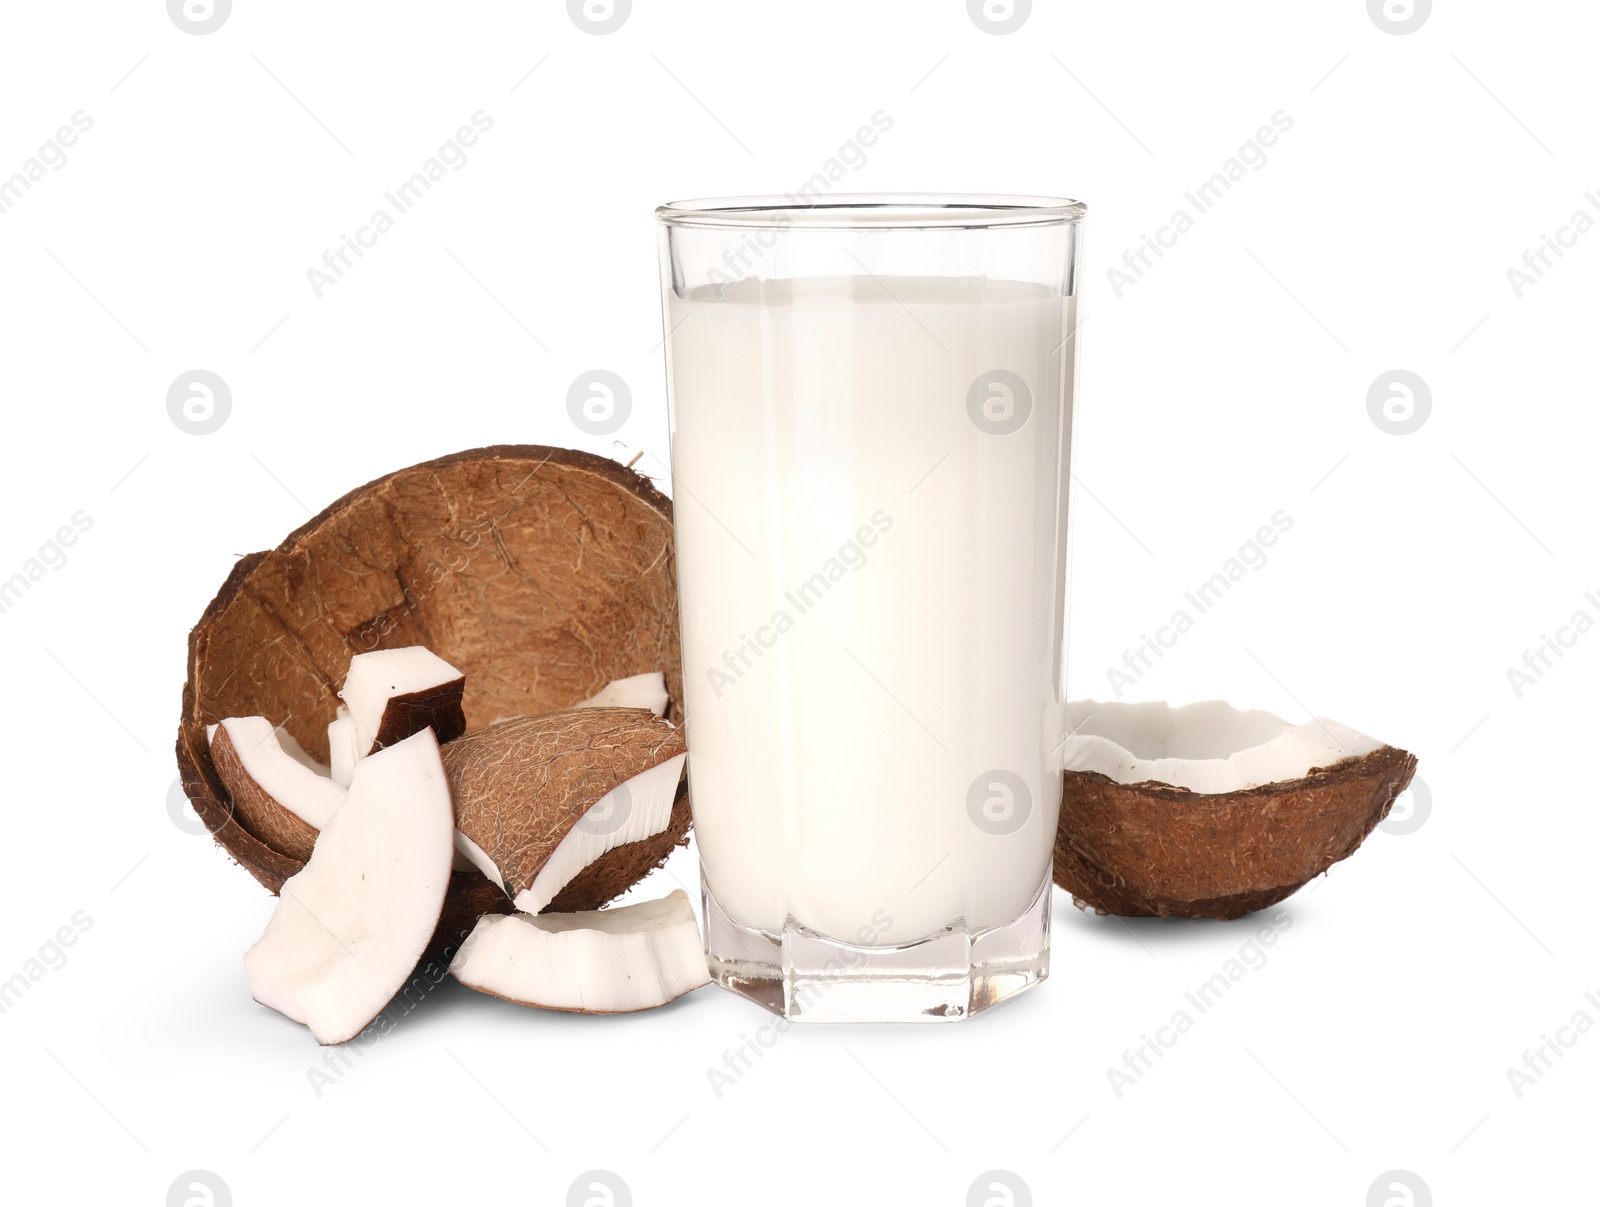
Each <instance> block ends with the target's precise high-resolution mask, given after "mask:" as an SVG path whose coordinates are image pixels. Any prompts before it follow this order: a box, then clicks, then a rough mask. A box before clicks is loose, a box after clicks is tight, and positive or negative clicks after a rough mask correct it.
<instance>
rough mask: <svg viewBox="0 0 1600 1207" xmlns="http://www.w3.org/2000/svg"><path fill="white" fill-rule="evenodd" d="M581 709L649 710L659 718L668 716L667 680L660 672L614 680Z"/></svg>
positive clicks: (582, 705)
mask: <svg viewBox="0 0 1600 1207" xmlns="http://www.w3.org/2000/svg"><path fill="white" fill-rule="evenodd" d="M578 707H580V708H648V709H649V710H650V711H651V712H653V713H655V714H656V716H658V717H664V716H666V715H667V680H666V677H665V676H664V675H662V673H661V672H660V671H650V672H649V673H647V674H643V675H629V676H628V677H627V678H626V679H613V680H612V681H611V682H610V683H608V684H606V685H605V686H604V687H602V688H601V689H600V690H599V691H598V692H596V693H595V694H594V695H592V696H590V697H589V698H588V699H587V700H582V701H580V702H579V705H578Z"/></svg>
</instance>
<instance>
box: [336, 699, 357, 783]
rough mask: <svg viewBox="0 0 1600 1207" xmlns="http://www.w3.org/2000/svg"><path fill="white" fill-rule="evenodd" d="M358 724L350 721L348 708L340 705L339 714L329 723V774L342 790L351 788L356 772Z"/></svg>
mask: <svg viewBox="0 0 1600 1207" xmlns="http://www.w3.org/2000/svg"><path fill="white" fill-rule="evenodd" d="M360 757H361V755H360V752H359V751H357V750H356V723H355V722H354V721H352V720H351V719H350V709H349V707H348V706H346V705H344V704H341V705H339V711H338V714H337V715H336V716H335V717H334V718H333V720H331V721H329V722H328V763H329V766H328V774H329V776H330V777H331V778H332V780H333V782H334V783H336V784H338V785H339V786H340V787H341V788H348V787H349V786H350V778H351V776H353V775H354V774H355V771H356V760H357V759H358V758H360Z"/></svg>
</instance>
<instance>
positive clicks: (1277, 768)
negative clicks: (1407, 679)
mask: <svg viewBox="0 0 1600 1207" xmlns="http://www.w3.org/2000/svg"><path fill="white" fill-rule="evenodd" d="M1068 714H1069V716H1070V717H1074V718H1079V720H1078V721H1077V724H1076V726H1075V727H1074V729H1073V731H1072V734H1071V735H1070V736H1069V737H1068V738H1067V739H1066V741H1065V742H1064V743H1063V746H1062V766H1063V770H1064V774H1063V776H1062V797H1061V813H1060V820H1059V823H1058V827H1057V832H1056V849H1055V882H1056V883H1057V884H1059V885H1060V886H1061V887H1062V888H1064V889H1066V890H1067V891H1068V892H1070V893H1071V894H1072V896H1073V899H1074V900H1075V901H1076V902H1077V903H1078V905H1079V906H1081V907H1083V908H1085V909H1090V910H1094V911H1097V912H1100V913H1111V914H1120V915H1123V916H1127V917H1144V916H1156V917H1186V918H1218V919H1227V918H1236V917H1240V916H1242V915H1244V914H1247V913H1250V912H1252V911H1254V910H1258V909H1262V908H1265V907H1266V906H1268V905H1272V904H1274V903H1276V902H1278V901H1281V900H1283V898H1285V897H1287V896H1289V895H1290V894H1291V893H1293V892H1295V891H1296V890H1297V889H1299V888H1300V887H1301V886H1303V885H1304V884H1306V883H1307V882H1308V881H1309V880H1311V879H1312V877H1314V876H1317V875H1319V874H1321V873H1322V872H1325V871H1326V870H1327V869H1328V868H1329V867H1330V866H1331V865H1332V864H1334V863H1336V862H1338V861H1339V860H1341V859H1345V858H1347V857H1348V856H1350V855H1351V854H1353V853H1354V852H1355V850H1356V848H1357V847H1359V846H1360V845H1361V842H1362V840H1363V839H1365V838H1366V836H1367V835H1368V834H1369V833H1371V832H1372V829H1373V827H1375V826H1376V825H1377V824H1378V822H1380V821H1381V820H1383V818H1384V817H1385V816H1386V815H1387V814H1388V812H1389V809H1390V807H1391V806H1392V805H1393V803H1394V799H1395V797H1396V796H1398V795H1399V794H1400V792H1402V791H1404V789H1405V787H1406V785H1407V784H1408V783H1409V782H1410V780H1411V776H1412V774H1413V773H1414V772H1415V770H1416V763H1417V760H1416V757H1415V756H1414V755H1412V754H1410V753H1408V752H1407V751H1404V750H1400V749H1398V748H1396V747H1393V746H1389V745H1386V744H1384V743H1383V742H1380V741H1378V740H1377V739H1375V738H1371V737H1368V736H1367V735H1365V734H1362V733H1359V732H1357V731H1356V730H1354V729H1351V728H1349V727H1348V726H1345V725H1341V724H1339V723H1338V722H1336V721H1331V720H1329V719H1328V718H1326V717H1317V718H1314V719H1313V720H1311V721H1308V722H1307V723H1305V724H1304V725H1292V724H1290V723H1289V722H1288V721H1285V720H1284V719H1282V718H1281V717H1277V716H1274V715H1273V714H1271V713H1267V712H1259V711H1248V712H1247V711H1241V710H1239V709H1235V708H1233V707H1232V706H1231V705H1228V704H1226V703H1223V702H1221V701H1207V702H1204V703H1199V704H1189V705H1184V706H1182V707H1179V708H1173V707H1171V706H1170V705H1167V704H1165V703H1150V704H1134V703H1104V702H1096V701H1081V702H1078V703H1075V704H1069V705H1068Z"/></svg>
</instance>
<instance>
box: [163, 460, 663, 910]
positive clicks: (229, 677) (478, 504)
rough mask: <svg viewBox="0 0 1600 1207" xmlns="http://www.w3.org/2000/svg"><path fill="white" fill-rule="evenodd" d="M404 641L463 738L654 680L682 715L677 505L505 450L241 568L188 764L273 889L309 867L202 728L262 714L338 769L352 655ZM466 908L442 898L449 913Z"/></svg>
mask: <svg viewBox="0 0 1600 1207" xmlns="http://www.w3.org/2000/svg"><path fill="white" fill-rule="evenodd" d="M408 645H425V646H427V647H428V648H429V649H430V650H432V651H434V652H435V653H437V654H438V655H439V656H440V657H441V658H444V659H445V660H446V661H448V662H449V663H451V664H452V665H453V666H455V667H458V668H459V669H460V670H461V671H462V672H463V673H464V675H465V677H466V686H465V692H464V696H463V700H462V708H463V712H464V714H465V718H466V724H467V731H468V733H471V732H472V731H473V730H476V729H480V728H482V727H483V726H485V725H487V724H488V723H489V722H490V721H492V720H494V718H496V717H501V716H516V715H534V714H539V713H547V712H552V711H555V710H557V709H562V708H567V707H570V706H572V705H575V704H577V703H578V702H580V701H582V700H585V699H588V698H589V697H591V696H593V695H594V694H595V693H597V692H599V691H601V690H602V689H603V688H605V686H606V685H607V684H608V683H610V682H612V681H613V680H617V679H625V678H628V677H630V676H633V675H639V674H645V673H648V672H651V671H658V670H659V671H664V672H665V674H666V682H667V690H668V693H669V695H670V696H671V698H672V700H673V701H674V703H673V705H672V708H671V710H670V711H669V712H668V714H667V716H668V719H669V720H671V721H673V722H674V723H681V721H682V706H681V704H679V703H677V702H678V701H679V700H681V698H682V694H683V690H682V677H681V671H680V665H681V657H680V654H679V647H678V594H677V582H676V579H675V577H674V570H673V532H672V505H671V503H670V502H669V501H668V500H667V499H666V497H665V496H663V495H662V494H661V493H660V492H659V491H658V490H656V488H655V487H654V486H653V485H652V484H651V483H650V481H649V480H648V479H646V478H645V477H643V476H642V475H640V474H637V473H634V472H633V471H632V470H630V469H627V468H625V467H624V466H622V465H619V464H618V463H616V462H614V461H609V460H606V459H605V458H602V457H596V456H593V455H591V454H589V453H584V452H579V451H576V450H572V449H557V448H544V447H539V446H534V445H498V446H495V447H492V448H482V449H472V450H469V451H467V452H462V453H456V454H454V455H452V456H448V457H441V458H439V459H438V460H435V461H428V462H424V463H423V464H421V465H415V466H412V467H410V468H408V469H402V470H399V471H397V472H395V473H391V474H386V475H385V476H384V477H381V478H378V479H377V480H376V481H373V482H370V483H368V484H367V485H365V486H362V487H359V488H358V489H356V490H354V491H351V492H350V493H349V494H347V495H345V496H344V497H343V498H342V499H339V500H338V501H337V502H335V503H333V504H332V505H331V506H329V507H328V508H327V509H326V510H325V511H323V512H322V513H321V514H320V515H318V516H316V517H315V518H313V519H312V520H310V521H309V522H308V523H306V524H304V525H303V526H301V527H300V528H298V529H296V530H295V531H294V532H292V533H290V534H289V536H288V537H287V538H286V539H285V540H284V541H283V543H282V544H281V545H279V546H278V547H277V548H276V549H272V550H268V551H265V552H262V553H253V554H250V555H248V556H246V557H244V558H242V559H240V561H239V562H238V564H237V565H235V566H234V568H233V572H232V573H231V574H230V575H229V576H228V578H227V581H226V582H224V583H223V585H222V587H221V589H220V590H219V591H218V592H217V596H216V598H215V599H213V600H212V601H211V603H210V604H209V605H208V606H207V608H206V610H205V612H204V613H203V614H202V615H201V617H200V621H199V623H198V624H196V625H195V627H194V630H193V631H192V632H191V634H190V636H189V672H188V680H187V682H186V683H185V684H184V689H183V716H182V720H181V722H180V725H179V730H178V743H177V753H178V768H179V772H180V775H181V777H182V780H183V785H184V789H185V791H186V792H187V793H188V796H189V799H190V801H191V802H192V803H193V805H194V808H195V812H196V813H197V814H198V815H199V816H200V818H201V819H202V820H203V821H204V822H205V823H206V825H207V827H208V828H209V829H210V830H211V832H212V834H213V836H214V837H215V839H216V841H217V842H218V843H219V844H220V845H221V846H222V847H224V848H225V849H226V850H227V852H228V853H229V854H230V855H231V856H232V857H233V858H234V859H235V860H237V861H238V862H239V863H241V864H243V865H244V866H245V868H247V869H248V870H249V871H250V873H251V874H252V875H254V876H255V877H256V879H257V880H259V881H260V882H261V883H262V884H263V885H265V886H266V887H267V888H268V889H269V890H271V891H272V892H274V893H276V892H277V891H278V890H279V888H280V887H281V886H282V884H283V881H284V880H286V879H287V878H288V877H290V876H292V875H294V874H295V873H296V872H298V871H299V870H300V869H301V867H302V866H304V861H303V860H302V859H300V858H297V857H296V856H295V855H294V854H293V853H291V852H289V851H285V850H283V849H281V847H280V846H279V845H277V844H278V843H279V842H281V841H282V839H281V838H277V839H276V841H275V836H274V833H273V829H272V827H271V826H269V825H263V824H260V823H259V822H252V821H250V820H247V819H246V818H244V817H242V816H236V815H235V810H234V809H233V808H232V807H231V802H230V798H229V795H228V792H227V790H226V788H225V787H224V786H223V783H222V780H221V779H220V777H219V776H218V774H217V769H216V767H215V766H214V765H213V763H212V758H211V751H210V749H209V745H208V742H207V740H206V726H207V725H209V724H214V723H216V722H219V721H221V720H222V719H223V718H225V717H233V716H266V717H268V718H269V719H272V720H273V721H274V722H275V723H278V724H281V725H283V726H284V727H285V728H286V729H287V730H288V731H289V732H290V733H291V734H293V735H294V737H295V738H296V739H297V740H298V741H299V743H300V744H301V746H303V747H304V748H305V749H306V750H307V751H309V752H310V753H311V754H312V755H313V756H314V757H316V758H318V759H320V760H322V761H324V762H326V761H327V760H328V756H329V751H328V724H329V722H331V721H333V720H334V718H335V715H336V711H337V708H338V705H339V697H338V689H339V686H340V684H342V683H343V682H344V679H345V676H346V674H347V673H348V670H349V667H350V660H351V658H352V657H354V656H355V655H356V654H360V653H365V652H367V651H370V650H376V649H393V648H397V647H401V646H408ZM688 824H689V815H688V809H687V808H686V807H685V808H682V809H677V808H675V809H674V811H673V815H672V825H670V826H669V827H668V829H667V830H666V831H665V832H663V833H661V834H658V835H655V836H653V837H652V838H649V839H646V840H643V841H641V842H639V843H634V844H629V845H630V846H632V847H636V848H639V849H637V850H630V849H629V847H618V848H616V849H615V850H613V851H611V852H608V853H607V854H606V855H605V856H602V858H601V859H600V860H599V861H597V864H596V865H592V866H591V867H590V868H587V869H585V871H584V873H583V874H582V875H581V876H580V877H579V878H578V880H577V881H574V883H573V884H570V885H568V886H567V888H566V890H564V891H563V897H562V906H563V908H566V909H585V908H595V907H597V906H598V905H600V904H603V901H604V900H609V899H610V897H606V898H604V899H603V900H593V897H594V895H595V894H597V893H599V892H604V891H607V890H609V889H610V888H611V887H612V885H613V884H617V883H622V882H623V881H627V884H625V885H624V886H623V887H624V888H626V887H628V886H629V885H631V884H632V883H633V881H634V880H637V879H638V878H639V875H642V874H643V873H644V872H648V871H649V870H650V869H652V868H654V867H656V866H658V865H659V864H660V863H661V862H663V861H664V860H665V859H666V857H667V856H668V855H669V854H670V853H671V851H672V849H673V847H674V846H677V845H681V844H682V843H683V842H685V841H686V834H687V830H688ZM599 865H605V866H599ZM635 873H638V875H636V874H635ZM629 877H632V879H629ZM580 882H581V883H580ZM585 886H587V887H585ZM485 888H487V889H488V890H489V891H488V892H485V891H484V889H485ZM468 891H471V892H475V893H477V894H478V897H479V898H480V901H479V904H481V903H482V899H488V898H489V897H490V896H491V894H494V893H498V892H499V890H498V889H497V888H495V887H494V886H493V885H492V884H489V883H488V881H487V880H485V879H483V877H482V876H481V875H479V874H477V873H470V874H463V875H458V876H457V877H455V878H454V880H453V883H452V887H451V893H452V895H455V894H458V893H462V892H468ZM612 895H613V896H614V895H615V894H612ZM470 908H471V909H477V908H478V905H477V904H475V905H473V906H471V907H470ZM457 912H458V911H455V910H453V909H452V907H451V904H450V903H449V902H447V904H446V910H445V914H446V918H447V919H449V918H452V917H454V916H455V915H456V913H457ZM460 912H463V913H464V912H468V911H466V910H463V911H460ZM479 912H485V911H483V910H481V909H480V910H479ZM475 919H476V915H474V916H473V921H475ZM470 929H471V923H470V922H468V923H467V924H466V925H465V928H464V929H463V930H462V932H461V934H462V935H464V934H465V931H466V930H470ZM459 937H460V936H457V938H458V939H459Z"/></svg>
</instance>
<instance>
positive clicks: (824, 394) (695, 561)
mask: <svg viewBox="0 0 1600 1207" xmlns="http://www.w3.org/2000/svg"><path fill="white" fill-rule="evenodd" d="M1084 212H1085V211H1084V206H1083V205H1082V204H1080V203H1078V202H1075V201H1068V200H1064V199H1061V198H1052V197H992V196H968V195H961V196H929V195H913V196H876V195H875V196H829V195H821V196H818V197H797V196H788V197H747V198H725V199H717V200H706V201H686V202H678V203H674V204H671V205H666V206H663V207H661V208H660V209H658V210H657V211H656V216H657V218H658V219H659V229H660V236H661V240H660V247H661V281H662V292H663V296H664V309H665V316H664V322H665V329H666V332H667V338H666V352H667V384H668V398H669V406H670V411H671V422H672V481H673V492H672V493H673V508H674V513H675V522H676V530H677V562H678V588H679V593H680V609H681V614H682V622H681V623H682V637H683V684H684V707H685V711H686V722H685V723H686V726H687V738H688V744H689V751H690V754H689V792H690V799H691V802H692V805H693V810H694V832H695V836H696V840H697V843H698V846H699V852H700V861H701V873H702V886H703V892H704V904H705V922H706V949H707V955H708V956H709V959H710V964H711V970H712V975H713V977H714V978H715V979H716V980H717V981H718V982H719V983H720V984H722V985H723V986H724V987H726V988H729V989H732V990H734V991H735V992H737V993H741V994H744V995H745V996H747V997H749V998H751V999H753V1000H754V1001H756V1002H759V1003H760V1004H761V1005H763V1006H766V1007H767V1008H769V1009H771V1010H773V1011H776V1012H778V1013H780V1014H783V1015H785V1016H786V1017H788V1018H791V1019H797V1020H798V1019H804V1020H836V1021H877V1020H948V1019H961V1018H966V1017H968V1016H970V1015H972V1014H975V1013H977V1012H978V1011H980V1010H983V1009H985V1008H986V1007H989V1006H992V1005H994V1004H995V1003H997V1002H999V1001H1002V1000H1004V999H1005V998H1008V997H1010V996H1012V995H1014V994H1016V993H1019V992H1021V991H1022V990H1024V989H1026V988H1028V987H1029V986H1030V985H1033V984H1036V983H1037V982H1039V981H1041V980H1043V979H1044V977H1045V976H1046V975H1047V973H1048V970H1049V942H1050V905H1051V880H1050V869H1051V852H1052V847H1053V843H1054V840H1055V833H1056V814H1057V811H1058V809H1059V806H1060V799H1061V771H1060V745H1061V743H1062V741H1063V738H1064V736H1065V723H1064V718H1065V709H1064V701H1065V691H1064V689H1065V674H1064V664H1063V655H1064V648H1065V624H1066V578H1067V554H1068V519H1069V516H1068V511H1067V498H1068V493H1069V491H1068V487H1069V482H1070V476H1071V475H1070V472H1069V466H1070V465H1071V453H1072V413H1073V407H1072V398H1073V383H1074V378H1075V375H1076V364H1077V356H1078V339H1077V321H1078V320H1077V282H1078V257H1079V249H1080V243H1081V236H1082V225H1083V217H1084Z"/></svg>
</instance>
